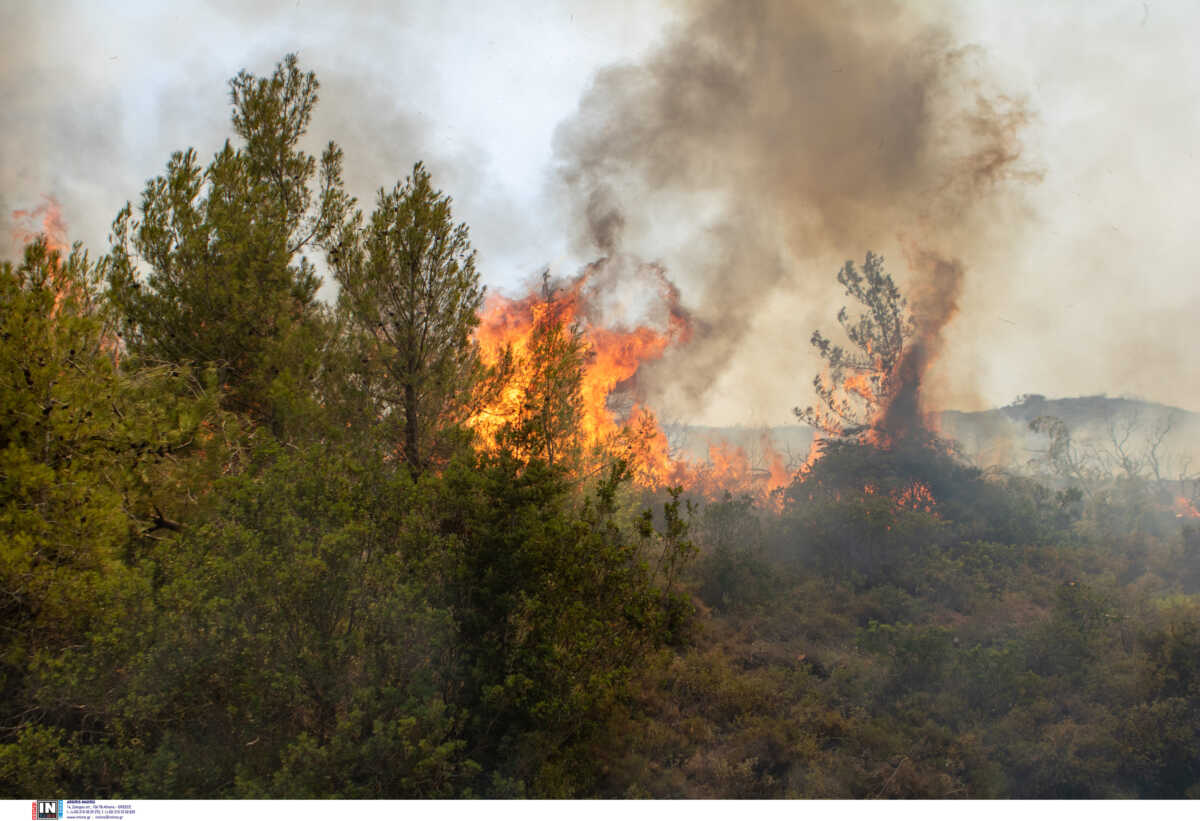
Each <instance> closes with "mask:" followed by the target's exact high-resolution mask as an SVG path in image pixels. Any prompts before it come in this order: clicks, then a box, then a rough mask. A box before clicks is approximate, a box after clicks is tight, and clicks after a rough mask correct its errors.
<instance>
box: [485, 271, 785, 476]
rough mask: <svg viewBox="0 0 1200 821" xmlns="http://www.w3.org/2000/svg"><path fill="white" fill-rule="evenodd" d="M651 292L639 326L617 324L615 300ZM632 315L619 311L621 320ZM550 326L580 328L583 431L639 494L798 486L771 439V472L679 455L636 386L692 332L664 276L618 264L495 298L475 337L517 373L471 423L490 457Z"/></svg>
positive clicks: (739, 453)
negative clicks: (538, 341)
mask: <svg viewBox="0 0 1200 821" xmlns="http://www.w3.org/2000/svg"><path fill="white" fill-rule="evenodd" d="M646 286H649V287H650V288H651V292H650V293H649V294H648V298H647V299H646V300H645V302H646V305H644V306H642V308H643V310H642V312H641V313H640V314H639V315H638V317H637V319H636V320H635V321H630V320H628V319H627V318H621V317H617V318H613V317H612V316H611V314H612V313H614V308H613V305H612V296H613V294H614V293H616V292H618V291H621V290H624V289H625V288H627V287H628V288H633V289H635V290H636V289H641V290H642V291H643V292H644V291H645V289H646ZM547 290H548V289H547ZM627 309H628V306H624V305H617V306H616V308H615V312H622V311H624V312H627ZM547 320H549V321H553V322H559V323H562V324H564V325H566V326H573V327H576V328H578V329H579V331H580V332H581V333H582V336H583V340H584V342H585V344H586V347H587V353H588V356H587V359H586V362H585V363H584V366H583V373H582V383H581V385H580V400H581V405H582V409H581V410H582V418H581V420H580V430H579V433H580V438H581V440H582V444H583V446H584V448H585V450H587V451H589V452H591V453H608V454H613V455H617V456H620V457H622V458H624V459H625V460H626V461H627V462H628V463H629V466H630V470H631V472H632V474H633V480H634V482H635V483H636V484H637V485H639V486H641V487H646V488H653V487H671V486H677V485H682V486H684V487H685V488H687V489H689V490H692V491H695V492H697V493H701V494H703V495H705V496H707V497H709V498H718V497H719V496H721V495H723V494H724V493H725V492H730V493H734V494H743V493H749V494H751V495H757V496H760V497H764V498H765V497H767V496H769V494H770V493H772V492H773V491H775V490H777V489H779V488H782V487H784V486H786V485H787V484H788V483H789V482H790V481H791V477H792V472H791V471H789V470H788V467H787V465H786V463H785V460H784V458H783V456H782V455H781V454H780V453H778V452H777V451H776V450H775V449H774V448H773V447H772V445H771V443H770V441H769V440H767V439H764V441H763V443H762V448H761V450H762V459H763V461H765V464H766V466H765V467H755V466H754V465H753V464H752V462H751V459H750V458H749V457H748V456H747V454H746V453H745V451H744V449H742V448H738V447H734V446H732V445H729V444H728V443H723V442H722V443H716V444H714V445H712V446H711V447H710V448H709V458H708V461H707V462H706V463H701V464H695V463H692V462H690V461H688V460H687V459H685V458H681V457H678V456H676V455H675V454H673V453H672V448H671V445H670V442H669V441H668V439H667V435H666V433H665V432H664V431H663V429H662V427H661V426H660V425H659V422H658V418H657V416H656V415H655V413H654V411H653V410H651V409H650V408H649V407H647V406H646V405H645V403H644V401H643V399H642V397H641V396H640V394H639V392H638V384H637V379H638V375H639V371H640V369H641V368H642V366H643V365H644V364H646V363H648V362H652V361H655V360H657V359H660V358H661V357H662V356H663V354H664V353H666V352H667V350H668V349H669V348H671V346H673V345H676V344H680V343H684V342H686V341H687V340H688V339H689V337H690V334H691V323H690V320H689V317H688V314H687V312H686V311H685V310H684V309H683V308H682V306H681V305H680V301H679V293H678V290H677V289H676V288H675V286H674V284H673V283H671V281H670V280H669V279H668V278H667V276H666V274H665V272H664V271H663V269H662V268H660V267H658V266H654V265H644V264H638V265H634V264H633V263H631V261H630V260H628V259H619V258H618V259H610V258H606V259H602V260H600V261H598V262H596V263H593V264H592V265H589V266H587V267H586V268H585V269H584V270H583V271H582V272H581V273H580V274H579V275H578V276H576V277H575V278H573V279H572V280H570V281H568V282H567V283H565V284H564V285H562V286H561V287H559V288H557V289H555V290H553V291H552V292H544V293H537V292H531V293H529V294H528V295H526V296H524V297H522V298H519V299H509V298H506V297H503V296H498V295H493V296H491V297H489V299H488V300H487V303H486V304H485V305H484V309H483V311H482V313H481V315H480V323H479V327H478V328H477V329H476V334H475V338H476V341H477V342H478V345H479V351H480V355H481V357H482V359H483V361H484V362H485V364H488V365H491V366H495V365H497V364H498V363H500V362H501V360H502V358H503V357H504V356H505V353H506V351H507V352H510V353H511V356H512V360H513V365H514V372H513V374H512V376H511V378H510V379H509V380H508V382H507V383H506V384H505V385H504V386H502V388H501V390H500V394H499V398H498V399H497V400H496V401H495V402H493V403H492V405H491V406H489V407H487V408H485V409H484V410H483V411H481V412H480V413H478V414H476V415H475V416H474V417H473V418H472V419H471V420H470V421H469V422H468V424H469V425H470V426H471V427H472V428H473V429H474V430H475V432H476V434H477V435H478V436H479V439H480V441H481V443H482V446H483V447H484V448H485V449H487V450H494V449H495V448H496V446H497V437H498V435H499V433H500V431H501V430H502V429H503V427H504V426H505V425H506V424H509V423H512V422H514V421H515V420H516V418H517V414H518V413H519V410H520V408H521V407H522V404H523V403H524V401H525V391H526V386H527V385H528V384H529V379H530V370H531V368H530V365H531V363H530V362H529V355H530V354H531V353H532V351H531V343H532V340H533V336H534V332H535V330H536V329H537V327H538V325H539V323H541V322H545V321H547Z"/></svg>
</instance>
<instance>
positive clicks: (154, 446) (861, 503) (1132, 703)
mask: <svg viewBox="0 0 1200 821" xmlns="http://www.w3.org/2000/svg"><path fill="white" fill-rule="evenodd" d="M316 88H317V86H316V81H315V78H313V77H312V75H309V74H304V73H303V72H301V71H300V69H299V68H298V67H297V65H296V62H295V60H294V59H292V58H288V59H287V60H285V62H284V63H283V64H281V65H280V66H279V67H278V69H277V70H276V71H275V73H274V74H273V75H272V76H271V77H269V78H265V79H263V78H255V77H252V76H250V75H246V74H242V75H239V76H238V78H236V79H235V80H234V81H233V85H232V99H233V104H234V119H233V125H234V130H235V132H236V134H237V136H238V138H239V139H240V140H241V141H242V143H241V144H240V145H239V147H237V148H234V147H232V146H231V145H226V147H225V148H224V149H222V151H220V152H219V153H218V154H217V156H216V157H215V158H214V160H213V162H212V163H211V164H210V165H208V166H207V167H204V168H201V167H200V166H199V165H198V164H197V162H196V160H195V154H194V152H191V151H189V152H184V153H181V154H178V155H176V156H175V157H174V158H173V159H172V160H171V163H170V164H169V166H168V171H167V174H166V175H165V176H164V177H161V178H158V179H156V180H153V181H152V182H151V183H150V184H149V186H148V187H147V190H146V193H145V194H144V196H143V198H142V201H141V205H140V207H139V210H138V212H137V214H136V215H135V214H134V211H133V209H132V207H129V206H127V207H126V208H125V209H124V210H122V212H121V214H120V215H119V216H118V218H117V223H116V231H115V235H114V236H115V239H114V247H113V248H112V249H111V252H110V253H109V254H108V255H107V256H106V257H105V258H103V259H102V260H100V261H99V262H95V261H92V260H91V259H89V258H88V257H87V255H86V254H84V253H83V251H82V249H75V250H73V251H72V252H71V253H69V254H66V255H62V254H59V253H57V252H55V251H53V250H51V249H50V248H49V247H48V246H47V244H46V243H45V242H44V241H38V242H35V243H33V244H32V245H30V246H29V247H28V248H27V249H26V251H25V256H24V259H23V260H22V261H21V262H20V263H19V264H4V265H3V266H0V586H2V587H0V592H2V594H3V595H2V596H0V614H2V617H3V620H2V622H0V624H2V626H3V627H4V630H3V631H2V632H0V792H2V793H3V794H4V795H6V796H9V797H18V796H26V797H27V796H30V795H53V794H60V795H62V794H66V795H92V796H97V797H108V796H134V797H147V798H149V797H181V798H182V797H245V798H248V797H280V798H282V797H287V798H305V797H345V798H374V797H395V798H462V797H726V798H758V797H761V798H783V797H857V798H876V797H960V798H961V797H965V798H993V797H1075V798H1080V797H1123V796H1129V797H1200V528H1197V526H1196V524H1195V520H1194V519H1192V518H1191V517H1190V515H1185V514H1184V513H1180V512H1179V510H1178V509H1177V508H1176V507H1172V505H1171V502H1170V500H1169V499H1168V500H1167V501H1165V502H1164V501H1163V499H1162V494H1163V493H1164V492H1166V490H1167V489H1168V485H1167V484H1166V480H1164V479H1163V478H1162V476H1161V475H1159V474H1160V471H1159V470H1158V468H1157V465H1158V464H1159V461H1158V459H1159V454H1158V451H1157V450H1152V451H1148V453H1149V454H1150V456H1148V457H1146V458H1141V457H1137V456H1136V454H1134V455H1130V453H1131V452H1130V451H1128V449H1127V450H1126V452H1125V455H1124V456H1122V458H1121V459H1118V460H1117V462H1114V464H1117V465H1118V466H1120V467H1121V470H1120V472H1119V473H1115V474H1110V475H1107V476H1102V477H1101V476H1098V475H1097V474H1096V472H1095V471H1094V470H1091V469H1089V470H1082V469H1080V464H1081V463H1080V462H1079V460H1078V458H1077V456H1076V452H1075V451H1073V450H1072V445H1071V440H1070V436H1069V430H1068V429H1067V428H1066V427H1065V423H1062V422H1061V421H1059V422H1058V423H1057V424H1056V423H1054V422H1051V421H1043V422H1041V423H1039V429H1040V430H1042V431H1044V432H1046V433H1047V434H1048V435H1049V436H1050V439H1051V442H1050V446H1049V450H1048V456H1047V460H1046V464H1047V466H1048V467H1047V470H1046V473H1045V474H1044V475H1041V476H1039V477H1036V478H1035V477H1029V476H1018V475H1010V474H1004V473H1000V472H995V471H992V472H988V473H984V472H982V471H980V470H978V469H976V468H974V467H971V466H970V465H967V464H965V463H963V462H962V461H961V460H960V459H959V458H958V457H957V456H955V455H954V453H953V452H952V451H951V450H949V449H947V448H946V447H944V445H943V443H942V442H940V441H939V440H937V439H936V437H921V438H920V439H919V440H918V439H912V440H904V439H898V440H896V441H894V442H890V443H888V445H887V446H886V447H884V446H879V445H877V444H872V443H870V442H868V441H866V440H865V438H863V437H858V436H854V435H846V436H840V437H834V438H831V439H830V440H829V441H828V442H827V443H826V447H825V448H824V451H823V453H822V458H821V459H820V460H819V461H817V462H816V463H815V464H814V465H812V467H811V469H810V470H809V471H808V472H807V473H805V474H804V475H801V476H797V477H795V478H794V480H793V481H792V483H791V484H790V486H788V487H786V488H784V489H782V490H781V491H779V492H778V493H777V494H776V495H775V497H773V498H772V499H770V500H766V501H764V500H755V499H751V498H735V497H732V496H727V497H726V498H725V499H723V500H720V501H715V502H696V501H695V500H689V499H688V498H686V494H685V493H684V492H683V491H681V490H680V489H678V488H676V489H674V490H670V491H661V492H660V493H659V494H657V495H655V494H650V493H644V492H642V491H638V490H636V489H635V488H634V487H633V486H632V485H631V483H630V482H629V476H628V472H629V471H628V466H627V465H626V464H624V463H623V462H622V461H621V460H620V459H617V458H609V459H608V460H607V462H605V463H604V464H603V465H602V467H601V469H599V470H596V469H594V465H593V464H592V461H591V460H590V458H589V460H588V461H587V465H588V469H587V470H580V469H579V466H580V465H581V464H582V462H583V460H582V459H581V458H580V457H579V452H578V451H579V445H578V443H577V442H576V441H575V439H574V438H573V437H575V436H576V434H577V431H578V426H579V418H580V413H581V411H580V402H581V399H580V387H579V382H580V379H581V372H582V367H583V365H584V363H585V361H586V355H587V351H586V349H585V346H584V343H583V341H582V340H581V339H580V337H579V335H578V333H577V332H576V330H575V329H573V328H571V327H569V326H568V325H567V324H566V323H564V322H562V321H561V320H559V319H558V318H556V317H554V316H553V315H552V313H551V312H549V311H547V312H546V314H545V315H544V316H542V317H541V318H540V320H539V322H540V324H539V325H538V326H537V327H536V328H535V329H534V334H533V336H532V339H531V342H532V344H531V345H530V346H529V349H528V350H527V351H525V352H524V353H523V354H522V356H525V357H528V358H529V360H530V361H528V362H525V361H522V362H516V363H510V364H512V365H514V367H515V368H516V370H517V371H518V372H520V373H521V374H523V375H525V378H526V379H527V381H528V384H527V385H522V386H521V387H522V390H523V393H522V396H523V397H524V398H523V406H522V408H521V413H519V414H517V415H516V416H515V417H514V418H513V420H512V421H511V422H510V424H509V425H508V426H507V427H506V428H505V429H503V430H501V431H500V433H499V435H498V436H496V437H495V440H494V442H489V444H488V446H487V447H483V446H481V445H480V443H479V442H477V441H473V440H472V437H471V434H470V431H469V429H468V428H466V427H464V423H465V422H466V421H467V420H468V418H469V413H470V412H471V408H473V407H476V406H477V404H478V403H479V402H480V397H481V396H482V395H485V394H486V392H487V391H488V390H489V389H491V388H490V387H489V386H490V385H493V384H494V383H495V377H496V374H494V373H491V374H489V373H487V372H485V371H484V370H483V369H482V368H481V367H480V366H479V361H478V357H477V355H476V352H475V351H474V349H473V343H472V341H471V331H472V329H473V327H474V323H475V321H476V320H475V312H476V311H477V310H478V308H479V305H480V300H481V298H482V289H481V288H480V287H479V284H478V276H477V274H476V273H475V269H474V257H473V255H472V252H471V250H470V246H469V243H468V240H467V232H466V228H465V227H463V226H461V225H457V224H455V223H454V221H453V219H452V215H451V210H450V205H451V203H450V200H449V198H448V197H446V196H445V195H444V194H442V193H441V192H438V191H436V189H435V188H434V187H433V184H432V181H431V179H430V176H429V174H428V172H426V171H425V170H424V168H423V167H422V166H420V165H417V166H416V167H415V168H414V171H413V174H412V176H411V177H409V179H408V180H407V181H406V182H405V183H403V184H402V185H399V186H397V187H396V188H394V189H393V190H392V191H391V192H390V193H388V192H381V195H380V199H379V204H378V208H377V210H376V212H375V214H374V215H373V216H372V217H371V218H370V219H369V220H363V219H362V218H361V217H356V216H352V215H351V214H350V208H351V204H350V202H349V200H348V199H347V198H346V197H345V195H344V194H343V193H342V192H341V186H340V179H339V178H340V173H339V171H338V167H339V163H340V153H339V152H338V151H337V149H336V147H335V146H330V147H329V149H328V150H327V151H326V152H325V155H324V158H323V160H322V161H321V162H320V163H318V162H317V160H315V159H314V158H312V157H309V156H308V155H306V154H304V153H303V152H302V151H300V149H299V139H300V137H301V136H302V135H303V133H304V129H305V126H306V125H307V123H308V119H309V117H310V115H311V110H312V106H313V105H314V104H315V102H316ZM314 186H315V188H314ZM311 249H327V250H328V252H329V257H328V262H329V265H330V267H331V269H332V270H333V271H334V273H335V276H336V277H337V278H338V280H339V282H340V284H341V286H342V291H341V297H340V302H339V304H338V306H337V307H336V308H335V309H331V308H326V307H325V306H323V305H321V303H319V302H318V301H317V300H315V298H314V295H315V292H316V288H317V280H316V273H315V268H314V264H313V263H312V262H310V261H309V260H308V259H307V258H306V257H305V256H304V254H305V253H306V252H309V251H311ZM840 281H841V282H842V284H843V285H845V286H846V288H847V289H848V293H850V295H851V296H854V297H855V298H856V299H857V300H858V301H860V302H862V303H863V304H864V305H865V306H866V307H867V313H866V314H864V318H862V319H860V320H859V321H858V322H857V323H856V324H852V323H850V321H849V320H848V318H847V313H846V312H843V313H842V315H841V316H840V317H839V318H840V319H841V320H842V324H843V325H844V326H845V328H846V330H847V332H848V334H849V337H850V339H851V342H852V344H853V345H855V346H856V348H857V349H858V351H859V352H858V353H850V352H846V351H843V350H842V349H841V348H839V347H837V346H836V345H834V344H833V343H831V342H829V341H828V340H826V339H825V338H824V337H820V336H818V337H816V338H815V342H816V343H817V345H818V347H819V348H820V349H821V350H822V352H823V353H825V354H826V360H827V362H828V363H829V364H830V369H831V370H830V373H831V375H832V376H831V378H834V379H836V380H838V382H839V384H845V382H846V380H847V379H848V378H852V377H854V376H855V374H860V375H862V376H863V377H864V378H866V379H867V380H868V383H864V384H867V388H864V389H863V392H861V393H858V394H857V395H858V396H859V397H860V398H863V399H866V398H867V397H866V396H865V394H867V393H869V394H870V396H871V397H875V399H873V400H872V402H873V403H875V404H872V405H871V407H870V408H862V407H860V408H859V409H858V411H853V412H850V411H848V413H849V414H850V415H846V414H841V413H840V412H838V413H837V416H838V419H839V420H840V421H838V430H840V431H842V432H846V430H847V428H846V427H845V425H846V424H849V423H850V422H851V421H852V420H853V419H858V420H859V422H860V423H861V422H863V421H864V417H863V416H862V415H861V413H860V412H865V411H866V410H874V409H877V400H878V398H879V397H887V396H888V395H889V391H890V390H891V389H890V388H889V387H888V385H887V384H886V378H887V375H888V373H890V369H891V368H892V365H894V363H895V362H896V361H898V357H899V356H900V353H901V351H902V349H903V346H904V343H905V339H906V334H908V333H909V331H908V330H906V329H907V328H908V325H907V324H906V323H907V320H906V318H905V317H906V314H905V313H904V304H903V300H902V298H901V297H900V295H899V292H898V290H896V289H895V286H894V285H893V284H892V283H891V280H890V277H887V276H886V274H884V273H883V271H882V267H881V262H880V260H879V259H878V258H877V257H874V256H873V255H868V257H867V262H866V264H865V265H864V267H863V270H862V271H861V272H859V271H857V270H856V269H855V268H854V267H853V266H852V265H847V266H846V268H844V269H843V271H842V274H841V275H840ZM880 340H884V341H885V342H886V344H882V345H881V343H880ZM889 363H892V364H889ZM827 384H828V385H833V383H832V382H830V383H827ZM822 396H824V394H822ZM829 397H830V398H831V399H833V400H837V397H836V396H835V395H834V394H833V393H830V394H829ZM827 404H828V405H829V410H830V411H833V412H837V408H838V407H840V406H837V405H836V404H835V403H834V402H828V403H827ZM854 414H858V415H857V416H855V415H854ZM1161 438H1162V437H1161V436H1160V437H1158V439H1156V440H1154V442H1155V444H1154V447H1155V448H1158V447H1159V445H1158V442H1160V441H1161ZM1114 441H1117V442H1122V443H1123V442H1126V441H1127V440H1126V439H1120V438H1117V439H1114ZM1135 457H1136V458H1135ZM1151 457H1153V458H1151ZM1139 460H1140V461H1139ZM1168 495H1169V494H1168ZM1195 501H1196V500H1195V497H1194V496H1193V497H1192V498H1191V502H1190V503H1189V504H1191V505H1194V504H1195Z"/></svg>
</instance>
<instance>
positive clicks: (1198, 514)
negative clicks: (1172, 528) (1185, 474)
mask: <svg viewBox="0 0 1200 821" xmlns="http://www.w3.org/2000/svg"><path fill="white" fill-rule="evenodd" d="M1175 518H1176V519H1200V510H1197V509H1196V506H1195V505H1194V504H1193V503H1192V501H1191V500H1190V499H1188V498H1186V497H1184V496H1176V497H1175Z"/></svg>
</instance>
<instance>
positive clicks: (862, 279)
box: [794, 251, 915, 442]
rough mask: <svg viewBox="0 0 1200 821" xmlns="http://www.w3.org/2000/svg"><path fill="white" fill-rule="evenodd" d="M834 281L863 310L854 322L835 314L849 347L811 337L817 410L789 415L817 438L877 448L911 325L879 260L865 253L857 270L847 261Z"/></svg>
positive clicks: (816, 334)
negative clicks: (816, 360) (817, 363)
mask: <svg viewBox="0 0 1200 821" xmlns="http://www.w3.org/2000/svg"><path fill="white" fill-rule="evenodd" d="M837 279H838V282H839V283H841V284H842V286H843V287H844V288H845V289H846V295H847V296H850V297H853V298H854V299H855V300H857V301H858V302H859V304H861V305H862V306H863V307H864V308H865V310H864V311H863V312H862V313H860V314H859V315H858V317H857V318H856V319H854V320H851V318H850V313H849V310H848V309H847V308H845V307H843V308H842V309H841V310H840V311H839V312H838V317H837V318H838V323H839V324H841V326H842V329H843V330H844V331H845V332H846V336H847V337H848V338H849V340H850V342H851V343H852V345H853V347H850V348H846V347H843V346H841V345H835V344H833V342H831V341H830V340H829V339H828V338H827V337H826V336H824V335H823V334H822V333H821V332H820V331H819V330H818V331H813V335H812V344H813V346H814V347H815V348H816V349H817V351H818V352H819V353H820V355H821V358H822V359H824V360H825V362H826V366H825V368H824V369H823V370H822V371H821V373H819V374H818V375H817V376H816V377H815V378H814V379H813V387H814V389H815V390H816V392H817V397H818V398H819V399H820V400H821V405H820V406H818V407H814V406H812V405H810V406H808V407H807V408H804V409H803V410H801V409H800V408H796V409H795V411H794V412H795V414H796V415H797V416H798V417H799V418H800V419H801V420H802V421H804V422H806V423H807V424H809V425H811V426H812V427H813V428H815V429H816V431H817V434H818V436H823V437H826V438H836V439H851V440H854V441H860V442H877V441H878V440H879V439H880V430H879V427H880V423H881V420H882V418H883V415H884V413H885V412H886V410H887V408H888V407H889V405H890V404H891V402H892V400H893V399H895V397H896V396H897V395H898V394H899V393H900V390H901V388H902V387H903V384H902V380H901V378H900V377H901V368H900V365H901V363H902V362H903V360H904V354H905V343H906V341H907V340H908V339H909V338H911V337H912V336H913V333H914V331H915V324H914V322H913V319H912V316H911V314H910V313H909V311H908V303H907V301H906V300H905V298H904V297H903V295H901V293H900V289H899V288H897V287H896V284H895V283H894V282H893V281H892V277H891V275H890V274H888V273H886V272H885V271H884V268H883V257H881V256H879V255H877V254H874V253H872V252H870V251H868V252H867V258H866V260H865V261H864V263H863V267H862V269H861V270H859V269H858V268H856V267H855V265H854V263H853V262H852V261H850V260H847V261H846V264H845V265H843V266H842V269H841V270H840V271H838V275H837Z"/></svg>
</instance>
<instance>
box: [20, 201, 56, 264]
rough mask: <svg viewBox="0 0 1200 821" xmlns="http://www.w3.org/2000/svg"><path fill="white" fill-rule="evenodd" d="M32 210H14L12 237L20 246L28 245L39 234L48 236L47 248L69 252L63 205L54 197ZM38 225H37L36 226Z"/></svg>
mask: <svg viewBox="0 0 1200 821" xmlns="http://www.w3.org/2000/svg"><path fill="white" fill-rule="evenodd" d="M43 199H44V200H45V201H44V202H43V203H42V204H41V205H39V206H38V207H37V208H34V209H32V210H30V211H25V210H20V211H13V212H12V221H13V228H12V238H13V242H14V243H16V245H17V246H18V247H21V246H25V245H28V244H29V243H31V242H33V241H34V240H35V239H37V238H38V237H39V236H42V237H45V238H46V248H47V249H48V250H50V251H57V252H58V253H59V254H65V253H66V252H67V221H66V219H65V218H64V217H63V213H62V206H61V205H59V202H58V200H56V199H55V198H54V197H50V196H46V197H43ZM35 226H36V227H35Z"/></svg>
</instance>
